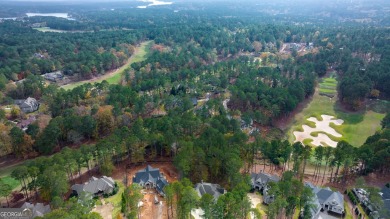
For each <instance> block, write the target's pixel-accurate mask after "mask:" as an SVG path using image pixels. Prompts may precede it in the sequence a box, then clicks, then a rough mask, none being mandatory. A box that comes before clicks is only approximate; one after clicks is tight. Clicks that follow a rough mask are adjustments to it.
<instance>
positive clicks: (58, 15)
mask: <svg viewBox="0 0 390 219" xmlns="http://www.w3.org/2000/svg"><path fill="white" fill-rule="evenodd" d="M26 15H27V17H34V16H44V17H58V18H65V19H68V20H74V19H73V18H70V17H69V14H68V13H26Z"/></svg>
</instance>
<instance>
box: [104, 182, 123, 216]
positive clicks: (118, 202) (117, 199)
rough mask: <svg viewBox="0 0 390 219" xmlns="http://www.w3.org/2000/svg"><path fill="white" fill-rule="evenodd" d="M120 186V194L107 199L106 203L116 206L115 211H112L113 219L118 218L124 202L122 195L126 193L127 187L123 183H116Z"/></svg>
mask: <svg viewBox="0 0 390 219" xmlns="http://www.w3.org/2000/svg"><path fill="white" fill-rule="evenodd" d="M116 182H117V184H118V187H119V189H118V192H117V193H116V194H115V195H113V196H111V197H108V198H105V199H104V201H105V203H107V204H108V203H111V204H112V205H113V206H114V210H113V211H112V218H116V216H117V215H118V214H119V213H120V211H121V201H122V193H123V192H124V191H125V185H124V184H123V183H122V182H119V181H116Z"/></svg>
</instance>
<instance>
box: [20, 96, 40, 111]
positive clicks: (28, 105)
mask: <svg viewBox="0 0 390 219" xmlns="http://www.w3.org/2000/svg"><path fill="white" fill-rule="evenodd" d="M15 104H16V105H18V106H19V108H20V110H22V111H23V112H24V113H32V112H34V111H37V110H38V108H39V103H38V101H37V100H36V99H35V98H32V97H29V98H27V99H25V100H15Z"/></svg>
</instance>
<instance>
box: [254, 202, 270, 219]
mask: <svg viewBox="0 0 390 219" xmlns="http://www.w3.org/2000/svg"><path fill="white" fill-rule="evenodd" d="M256 208H257V209H259V211H260V213H261V216H265V215H267V210H268V206H267V205H264V204H262V203H259V204H257V206H256Z"/></svg>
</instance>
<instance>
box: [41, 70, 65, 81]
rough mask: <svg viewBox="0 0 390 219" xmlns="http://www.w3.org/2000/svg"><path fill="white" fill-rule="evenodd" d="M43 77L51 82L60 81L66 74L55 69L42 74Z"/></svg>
mask: <svg viewBox="0 0 390 219" xmlns="http://www.w3.org/2000/svg"><path fill="white" fill-rule="evenodd" d="M42 76H43V78H45V79H46V80H48V81H51V82H58V81H61V80H62V79H64V75H63V74H62V72H61V71H55V72H50V73H46V74H44V75H42Z"/></svg>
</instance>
